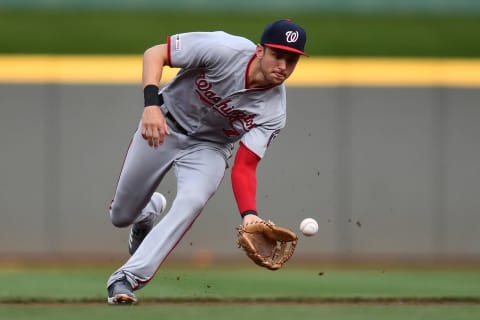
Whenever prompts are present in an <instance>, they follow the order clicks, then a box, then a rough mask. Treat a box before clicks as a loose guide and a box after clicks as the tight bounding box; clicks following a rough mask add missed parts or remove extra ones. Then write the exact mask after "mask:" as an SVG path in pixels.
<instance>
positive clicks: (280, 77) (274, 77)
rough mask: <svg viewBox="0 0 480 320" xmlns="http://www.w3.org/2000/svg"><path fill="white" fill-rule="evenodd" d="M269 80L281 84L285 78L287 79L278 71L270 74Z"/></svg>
mask: <svg viewBox="0 0 480 320" xmlns="http://www.w3.org/2000/svg"><path fill="white" fill-rule="evenodd" d="M270 80H271V82H272V83H273V84H281V83H283V82H284V81H285V80H287V77H286V76H285V75H283V74H280V73H273V74H272V76H271V77H270Z"/></svg>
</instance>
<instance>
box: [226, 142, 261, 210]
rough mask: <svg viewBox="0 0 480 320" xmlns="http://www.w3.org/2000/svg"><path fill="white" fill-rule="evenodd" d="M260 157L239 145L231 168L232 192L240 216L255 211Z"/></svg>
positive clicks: (241, 144)
mask: <svg viewBox="0 0 480 320" xmlns="http://www.w3.org/2000/svg"><path fill="white" fill-rule="evenodd" d="M259 162H260V157H259V156H258V155H256V154H255V153H254V152H253V151H251V150H249V149H248V148H247V147H246V146H245V145H244V144H243V143H240V147H239V148H238V151H237V154H236V156H235V161H234V163H233V167H232V174H231V180H232V190H233V194H234V196H235V200H236V201H237V206H238V210H239V211H240V214H242V213H245V212H247V211H255V212H256V211H257V200H256V193H257V166H258V163H259Z"/></svg>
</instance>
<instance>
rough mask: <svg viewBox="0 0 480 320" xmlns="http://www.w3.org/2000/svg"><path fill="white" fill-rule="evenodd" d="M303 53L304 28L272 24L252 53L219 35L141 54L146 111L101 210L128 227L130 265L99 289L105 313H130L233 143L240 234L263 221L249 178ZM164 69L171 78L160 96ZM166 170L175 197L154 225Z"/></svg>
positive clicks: (173, 41)
mask: <svg viewBox="0 0 480 320" xmlns="http://www.w3.org/2000/svg"><path fill="white" fill-rule="evenodd" d="M305 43H306V33H305V31H304V29H303V28H301V27H300V26H299V25H297V24H296V23H294V22H292V21H290V20H279V21H275V22H273V23H271V24H269V25H268V26H267V27H266V28H265V30H264V32H263V34H262V37H261V40H260V43H259V44H257V45H255V44H254V43H253V42H251V41H250V40H247V39H245V38H243V37H239V36H235V35H231V34H227V33H225V32H221V31H217V32H191V33H182V34H176V35H172V36H169V37H168V38H167V41H166V43H164V44H160V45H156V46H154V47H151V48H149V49H147V50H146V51H145V53H144V57H143V73H142V81H143V86H144V90H143V93H144V100H145V108H144V109H143V114H142V118H141V121H140V123H139V126H138V129H137V131H136V132H135V134H134V136H133V138H132V141H131V144H130V146H129V149H128V152H127V155H126V158H125V162H124V164H123V168H122V172H121V174H120V178H119V180H118V184H117V188H116V192H115V195H114V198H113V201H112V203H111V206H110V218H111V221H112V224H113V225H115V226H116V227H127V226H130V225H133V226H132V228H131V231H130V238H129V251H130V254H131V257H130V258H129V259H128V261H127V262H126V263H125V264H124V265H123V266H121V267H120V268H119V269H118V270H116V271H115V272H114V273H113V274H112V275H111V276H110V278H109V279H108V283H107V291H108V303H109V304H135V303H137V297H136V296H135V295H134V293H133V291H134V290H137V289H140V288H141V287H143V286H144V285H146V284H147V283H148V282H149V281H150V280H152V278H153V276H154V274H155V273H156V271H157V270H158V268H159V267H160V265H161V264H162V262H163V261H164V260H165V259H166V258H167V256H168V254H169V253H170V252H171V251H172V250H173V249H174V248H175V246H176V245H177V243H178V242H179V241H180V240H181V239H182V237H183V236H184V235H185V233H186V232H187V231H188V230H189V228H190V227H191V226H192V224H193V223H194V221H195V219H196V218H197V217H198V216H199V215H200V213H201V212H202V209H203V208H204V207H205V205H206V203H207V201H208V200H209V199H210V198H211V197H212V196H213V195H214V193H215V192H216V191H217V188H218V187H219V185H220V182H221V181H222V179H223V176H224V174H225V170H226V168H227V167H228V164H227V161H228V159H229V158H230V157H231V156H232V152H233V147H234V143H235V142H238V141H239V147H238V150H237V153H236V155H235V159H234V163H233V166H232V170H231V180H232V189H233V193H234V196H235V199H236V202H237V206H238V209H239V211H240V215H241V217H242V219H243V220H242V224H243V225H246V224H249V223H254V222H257V221H262V219H261V218H260V217H259V216H258V213H257V207H256V168H257V165H258V163H259V161H260V160H261V159H262V157H263V156H264V154H265V152H266V149H267V147H268V146H269V145H270V143H271V142H272V140H273V139H274V138H275V137H276V136H277V135H278V133H279V132H280V130H281V129H282V128H283V127H284V126H285V121H286V97H285V86H284V84H283V83H284V81H285V80H286V79H287V78H288V77H289V76H290V75H291V74H292V72H293V71H294V69H295V66H296V64H297V62H298V60H299V58H300V56H301V55H306V54H305V52H304V46H305ZM164 66H170V67H178V68H180V71H179V72H178V74H177V75H176V76H175V78H174V79H173V80H172V81H171V82H170V83H169V84H167V85H166V86H164V87H163V88H162V89H161V90H160V89H159V84H160V80H161V77H162V69H163V67H164ZM170 169H173V170H174V173H175V176H176V182H177V195H176V197H175V199H174V200H173V202H172V204H171V207H170V209H169V211H168V212H166V213H165V215H164V216H163V218H162V219H161V220H160V221H159V222H158V223H157V221H158V220H159V217H160V215H161V214H162V213H163V212H164V210H165V208H166V200H165V197H164V196H163V195H161V194H160V193H157V192H155V191H156V189H157V187H158V186H159V184H160V182H161V181H162V178H163V177H164V176H165V174H166V173H167V172H168V171H169V170H170Z"/></svg>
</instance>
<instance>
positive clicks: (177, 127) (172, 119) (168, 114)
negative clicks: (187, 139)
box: [165, 112, 188, 135]
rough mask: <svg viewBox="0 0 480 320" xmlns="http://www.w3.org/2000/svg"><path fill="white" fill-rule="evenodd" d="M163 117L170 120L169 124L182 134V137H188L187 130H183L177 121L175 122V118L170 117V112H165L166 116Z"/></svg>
mask: <svg viewBox="0 0 480 320" xmlns="http://www.w3.org/2000/svg"><path fill="white" fill-rule="evenodd" d="M165 117H167V119H169V120H170V122H171V123H172V124H173V125H174V126H175V128H176V129H177V131H178V132H180V133H182V134H184V135H188V132H187V130H185V129H184V128H183V127H182V126H181V125H180V124H179V123H178V122H177V120H175V118H174V117H173V116H172V114H171V113H170V112H167V114H166V115H165Z"/></svg>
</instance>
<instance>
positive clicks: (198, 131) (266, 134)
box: [162, 31, 286, 157]
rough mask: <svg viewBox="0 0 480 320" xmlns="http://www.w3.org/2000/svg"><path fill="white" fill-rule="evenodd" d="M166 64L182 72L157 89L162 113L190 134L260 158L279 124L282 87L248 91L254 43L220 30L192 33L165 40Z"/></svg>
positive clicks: (282, 109)
mask: <svg viewBox="0 0 480 320" xmlns="http://www.w3.org/2000/svg"><path fill="white" fill-rule="evenodd" d="M168 45H169V53H170V56H169V58H170V65H171V66H173V67H179V68H182V69H181V70H180V72H179V73H178V75H177V76H176V77H175V78H174V79H173V81H172V82H171V83H170V84H168V85H167V86H166V87H165V88H163V90H162V95H163V98H164V101H165V105H164V108H166V109H168V112H170V113H171V114H172V115H173V117H174V118H175V119H176V120H177V122H178V123H179V124H180V126H181V127H183V128H184V129H185V130H186V131H187V132H188V134H189V135H190V136H192V137H196V138H198V139H201V140H208V141H213V142H219V143H232V142H235V141H238V140H239V139H242V142H243V143H244V144H245V145H246V146H247V147H248V148H249V149H250V150H251V151H253V152H255V153H256V154H257V155H258V156H259V157H263V155H264V153H265V150H266V148H267V146H268V144H269V142H270V141H271V139H272V138H274V137H275V136H276V134H278V132H279V131H280V130H281V129H282V128H283V127H284V126H285V119H286V98H285V87H284V85H283V84H282V85H279V86H276V87H274V88H269V89H249V88H248V87H247V74H248V69H249V67H250V63H251V61H252V59H253V56H254V53H255V44H254V43H253V42H251V41H250V40H247V39H245V38H242V37H238V36H233V35H230V34H227V33H225V32H221V31H218V32H193V33H183V34H177V35H174V36H171V37H169V39H168Z"/></svg>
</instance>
